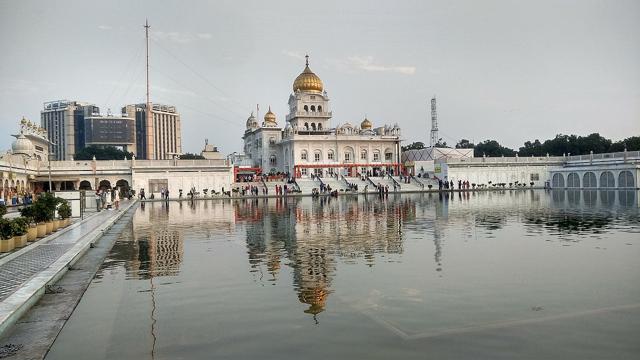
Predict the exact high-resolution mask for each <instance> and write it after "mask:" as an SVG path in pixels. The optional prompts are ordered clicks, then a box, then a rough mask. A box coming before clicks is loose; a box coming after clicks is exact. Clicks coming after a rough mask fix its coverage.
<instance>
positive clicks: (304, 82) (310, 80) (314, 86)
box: [293, 56, 324, 92]
mask: <svg viewBox="0 0 640 360" xmlns="http://www.w3.org/2000/svg"><path fill="white" fill-rule="evenodd" d="M323 88H324V87H323V85H322V80H320V78H319V77H318V75H316V74H314V73H313V71H311V69H309V57H308V56H307V65H306V66H305V67H304V70H303V71H302V73H301V74H300V75H298V77H297V78H296V80H295V81H294V82H293V92H296V91H297V90H300V91H317V92H322V89H323Z"/></svg>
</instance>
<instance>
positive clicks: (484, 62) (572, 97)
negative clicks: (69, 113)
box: [0, 0, 640, 153]
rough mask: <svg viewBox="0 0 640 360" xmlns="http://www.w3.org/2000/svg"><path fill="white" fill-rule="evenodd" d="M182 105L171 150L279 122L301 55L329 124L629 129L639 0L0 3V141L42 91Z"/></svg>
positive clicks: (639, 111)
mask: <svg viewBox="0 0 640 360" xmlns="http://www.w3.org/2000/svg"><path fill="white" fill-rule="evenodd" d="M145 18H148V19H149V23H150V25H151V37H152V40H151V42H150V48H151V50H150V51H151V83H152V86H151V93H152V95H151V98H152V101H153V102H160V103H166V104H171V105H175V106H176V107H177V108H178V111H179V112H180V113H181V115H182V133H183V146H184V149H183V150H184V151H189V152H199V151H200V150H201V148H202V145H203V143H204V139H205V138H208V139H209V142H210V143H213V144H216V145H218V146H219V147H220V148H221V151H223V152H224V153H231V152H233V151H241V150H242V140H241V136H242V134H243V131H244V128H245V121H246V118H247V117H248V115H249V113H250V112H251V111H252V110H254V109H255V106H256V104H260V108H261V116H262V115H263V114H264V112H265V110H266V109H267V107H268V106H269V105H271V107H272V110H273V111H274V112H275V113H276V115H277V118H278V122H279V124H280V125H281V126H284V118H285V115H286V112H287V100H288V97H289V94H290V93H291V85H292V83H293V80H294V79H295V77H296V76H297V75H298V74H299V73H300V72H301V71H302V69H303V68H304V58H303V56H304V54H305V53H309V55H310V65H311V68H312V70H313V71H314V72H315V73H316V74H318V75H319V76H320V77H321V78H322V80H323V82H324V85H325V89H326V90H327V92H328V94H329V97H330V98H331V107H332V110H333V119H332V125H333V126H335V125H337V124H339V123H344V122H350V123H352V124H359V122H360V121H361V120H362V119H363V118H364V116H365V114H366V115H367V116H368V118H369V119H370V120H371V121H372V122H373V123H374V126H377V125H379V124H383V123H389V124H393V123H398V124H399V125H400V126H401V128H402V131H403V137H404V139H405V141H406V143H410V142H413V141H423V142H425V143H428V139H429V130H430V119H429V105H428V103H429V99H430V98H431V97H432V96H433V95H434V94H435V95H436V96H437V99H438V116H439V127H440V130H441V132H440V136H441V137H443V139H444V140H445V141H446V142H447V143H449V144H455V142H456V141H457V140H459V139H460V138H467V139H471V140H474V141H476V142H478V141H481V140H485V139H496V140H498V141H499V142H500V143H502V144H504V145H506V146H509V147H514V148H517V147H519V146H521V145H522V143H523V142H524V141H526V140H533V139H536V138H539V139H547V138H551V137H553V136H554V135H555V134H557V133H564V134H571V133H575V134H580V135H584V134H588V133H592V132H599V133H601V134H602V135H604V136H606V137H609V138H613V139H616V140H617V139H622V138H625V137H628V136H632V135H640V1H637V0H629V1H622V0H616V1H611V0H605V1H587V0H577V1H558V0H554V1H540V0H537V1H528V2H525V1H477V0H469V1H451V0H447V1H345V0H338V1H314V2H311V1H228V2H222V1H216V2H204V1H202V2H196V1H173V2H165V1H130V0H127V1H99V2H93V1H86V0H83V1H55V2H53V1H40V2H36V1H25V0H21V1H8V0H2V1H0V47H1V49H2V51H0V111H1V116H0V126H2V129H4V130H3V132H2V138H1V140H2V143H0V148H8V147H9V144H10V141H11V140H13V139H12V138H11V137H9V134H10V133H15V132H16V131H17V128H18V121H19V120H20V118H21V117H22V116H23V115H24V116H26V117H27V118H29V119H32V120H37V121H38V122H39V117H40V110H41V108H42V103H43V102H45V101H52V100H58V99H68V100H80V101H88V102H92V103H95V104H96V105H97V106H99V107H100V108H101V110H102V111H103V112H106V111H107V109H111V110H112V112H113V113H119V112H120V108H121V107H122V106H123V105H124V104H128V103H136V102H144V98H145V82H144V29H143V27H142V25H143V24H144V21H145Z"/></svg>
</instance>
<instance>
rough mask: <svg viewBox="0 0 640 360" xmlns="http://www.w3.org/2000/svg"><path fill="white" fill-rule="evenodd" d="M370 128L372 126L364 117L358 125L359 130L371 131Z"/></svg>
mask: <svg viewBox="0 0 640 360" xmlns="http://www.w3.org/2000/svg"><path fill="white" fill-rule="evenodd" d="M371 126H372V124H371V121H369V119H367V118H366V117H365V118H364V120H362V122H361V123H360V128H361V129H362V130H369V129H371Z"/></svg>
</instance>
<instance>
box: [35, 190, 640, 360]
mask: <svg viewBox="0 0 640 360" xmlns="http://www.w3.org/2000/svg"><path fill="white" fill-rule="evenodd" d="M135 211H136V213H135V215H134V216H133V219H132V221H131V224H130V225H129V226H128V227H127V230H126V231H124V232H123V233H122V234H121V237H120V239H119V240H118V241H117V243H116V244H115V246H114V247H113V249H112V251H111V253H110V254H109V256H108V258H107V259H106V260H105V262H104V264H103V265H102V267H101V269H100V270H99V271H98V273H97V274H96V276H95V279H94V280H93V282H92V283H91V285H90V287H89V288H88V290H87V292H86V293H85V295H84V297H83V298H82V300H81V302H80V304H79V305H78V307H77V308H76V310H75V312H74V313H73V315H72V316H71V318H70V320H69V321H68V322H67V324H66V326H65V327H64V329H63V330H62V332H61V334H60V336H59V337H58V339H57V340H56V342H55V344H54V345H53V347H52V349H51V351H50V353H49V354H48V357H47V358H48V359H252V358H253V359H299V358H304V359H323V360H324V359H426V358H435V359H514V358H518V359H563V360H566V359H638V358H640V340H639V339H640V220H639V208H638V193H637V192H635V191H559V192H545V191H534V190H525V191H504V192H480V193H467V194H458V193H456V194H447V195H438V194H417V195H402V196H399V195H398V196H394V195H389V197H388V198H384V199H380V198H378V197H377V196H368V197H363V196H360V197H355V196H351V197H350V196H343V197H339V198H333V199H329V198H326V199H312V198H308V197H305V198H288V199H268V200H267V199H246V200H234V201H232V200H225V201H220V200H215V201H213V200H208V201H197V202H195V203H190V202H188V201H184V202H181V203H178V202H171V203H169V204H162V203H148V204H146V205H145V206H141V207H139V208H138V209H137V210H135Z"/></svg>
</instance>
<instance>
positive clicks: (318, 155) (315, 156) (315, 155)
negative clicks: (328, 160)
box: [313, 150, 322, 162]
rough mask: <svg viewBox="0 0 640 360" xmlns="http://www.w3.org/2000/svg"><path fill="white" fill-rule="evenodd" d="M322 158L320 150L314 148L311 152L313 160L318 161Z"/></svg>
mask: <svg viewBox="0 0 640 360" xmlns="http://www.w3.org/2000/svg"><path fill="white" fill-rule="evenodd" d="M321 160H322V152H320V150H316V151H314V152H313V161H315V162H318V161H321Z"/></svg>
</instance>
